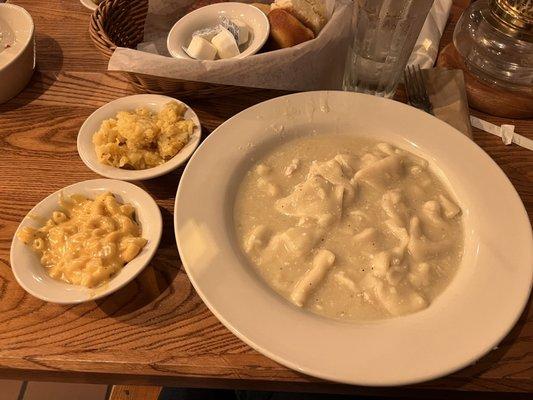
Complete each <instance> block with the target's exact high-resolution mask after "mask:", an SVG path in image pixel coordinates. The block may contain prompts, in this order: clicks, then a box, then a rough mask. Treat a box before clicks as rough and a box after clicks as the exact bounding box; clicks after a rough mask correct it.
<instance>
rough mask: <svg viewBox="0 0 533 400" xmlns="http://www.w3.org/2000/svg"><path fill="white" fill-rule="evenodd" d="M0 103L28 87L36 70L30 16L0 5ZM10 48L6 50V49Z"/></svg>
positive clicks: (25, 12)
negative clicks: (0, 36)
mask: <svg viewBox="0 0 533 400" xmlns="http://www.w3.org/2000/svg"><path fill="white" fill-rule="evenodd" d="M0 33H2V38H0V104H2V103H5V102H6V101H8V100H9V99H11V98H12V97H14V96H16V95H17V94H18V93H19V92H20V91H21V90H22V89H24V87H25V86H26V85H27V84H28V82H29V81H30V79H31V76H32V75H33V71H34V69H35V38H34V25H33V19H32V18H31V15H30V14H29V13H28V12H27V11H26V10H25V9H24V8H22V7H19V6H16V5H13V4H0ZM6 45H9V47H6Z"/></svg>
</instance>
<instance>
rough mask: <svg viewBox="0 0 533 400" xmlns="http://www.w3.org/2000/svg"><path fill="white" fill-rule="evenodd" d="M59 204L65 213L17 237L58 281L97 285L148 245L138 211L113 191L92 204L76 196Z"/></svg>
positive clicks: (99, 197) (53, 216) (56, 212)
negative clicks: (143, 234) (35, 254)
mask: <svg viewBox="0 0 533 400" xmlns="http://www.w3.org/2000/svg"><path fill="white" fill-rule="evenodd" d="M60 204H61V206H62V208H63V210H64V211H54V212H53V213H52V216H51V218H50V219H49V220H48V221H47V222H46V223H45V225H44V226H42V227H41V228H39V229H35V228H31V227H25V228H23V229H22V231H21V232H20V233H19V236H18V237H19V239H20V240H21V241H23V242H24V243H25V244H27V245H30V246H31V248H32V249H33V250H34V251H35V252H36V253H37V254H38V255H39V257H40V259H41V263H42V265H43V266H44V267H45V268H46V270H47V273H48V275H49V276H50V277H52V278H54V279H57V280H61V281H64V282H67V283H71V284H75V285H82V286H87V287H96V286H99V285H101V284H103V283H104V282H106V281H108V280H109V279H110V278H112V277H113V276H114V275H115V274H116V273H118V272H119V271H120V270H121V269H122V268H123V267H124V265H125V264H126V263H128V262H129V261H131V260H133V259H134V258H135V257H136V256H137V255H138V254H139V252H140V251H141V250H142V248H143V247H144V245H145V244H146V239H144V238H142V237H141V229H140V227H139V225H138V224H137V223H136V222H135V220H134V214H135V209H134V207H133V206H132V205H131V204H128V203H126V204H121V203H119V202H117V200H116V199H115V197H114V196H113V195H112V194H111V193H104V194H101V195H99V196H97V197H96V198H95V199H94V200H90V199H87V198H86V197H84V196H81V195H73V196H71V197H68V198H66V199H62V200H61V201H60Z"/></svg>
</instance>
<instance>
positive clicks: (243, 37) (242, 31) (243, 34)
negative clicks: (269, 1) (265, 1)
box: [231, 18, 250, 46]
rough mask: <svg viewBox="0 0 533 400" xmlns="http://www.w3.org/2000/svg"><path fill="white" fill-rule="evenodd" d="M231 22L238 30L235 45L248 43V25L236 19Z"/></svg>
mask: <svg viewBox="0 0 533 400" xmlns="http://www.w3.org/2000/svg"><path fill="white" fill-rule="evenodd" d="M231 22H233V24H234V25H235V26H236V27H237V29H238V33H237V45H239V46H240V45H241V44H244V43H246V42H247V41H248V37H249V36H250V30H249V29H248V25H246V24H245V23H244V22H242V21H241V20H240V19H238V18H235V19H232V20H231Z"/></svg>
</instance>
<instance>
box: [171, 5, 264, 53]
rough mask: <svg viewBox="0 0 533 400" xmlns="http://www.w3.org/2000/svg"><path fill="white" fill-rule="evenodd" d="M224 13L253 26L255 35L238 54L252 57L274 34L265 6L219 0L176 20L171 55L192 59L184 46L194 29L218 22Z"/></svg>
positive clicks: (252, 34) (172, 34)
mask: <svg viewBox="0 0 533 400" xmlns="http://www.w3.org/2000/svg"><path fill="white" fill-rule="evenodd" d="M224 15H226V16H228V17H229V18H239V19H240V20H241V21H242V22H244V23H245V24H246V25H248V27H249V28H250V35H251V38H250V39H249V41H248V45H247V47H246V49H245V50H244V51H243V52H242V53H241V54H239V55H238V56H236V57H234V58H244V57H248V56H250V55H252V54H255V53H257V52H258V51H259V50H260V49H261V47H263V45H264V44H265V42H266V41H267V39H268V35H269V34H270V23H269V22H268V18H267V17H266V15H265V14H264V13H263V12H262V11H261V10H259V9H258V8H257V7H254V6H252V5H250V4H245V3H233V2H231V3H216V4H211V5H209V6H205V7H202V8H199V9H197V10H194V11H192V12H190V13H189V14H187V15H185V16H183V17H182V18H181V19H179V20H178V22H176V23H175V24H174V26H173V27H172V29H171V30H170V33H169V34H168V38H167V48H168V51H169V53H170V55H171V56H172V57H175V58H185V59H189V60H190V59H191V57H189V55H188V54H187V53H186V52H185V50H183V47H187V46H188V45H189V43H190V41H191V39H192V34H193V32H195V31H197V30H200V29H204V28H207V27H213V26H216V25H218V24H219V23H220V22H219V17H221V16H224ZM215 61H220V60H215Z"/></svg>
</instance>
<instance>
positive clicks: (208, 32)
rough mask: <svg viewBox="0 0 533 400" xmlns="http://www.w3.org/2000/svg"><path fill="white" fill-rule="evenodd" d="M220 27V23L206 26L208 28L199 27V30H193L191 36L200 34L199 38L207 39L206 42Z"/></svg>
mask: <svg viewBox="0 0 533 400" xmlns="http://www.w3.org/2000/svg"><path fill="white" fill-rule="evenodd" d="M220 29H221V26H220V25H217V26H211V27H208V28H204V29H200V30H197V31H194V32H193V34H192V36H193V37H194V36H200V37H201V38H203V39H205V40H207V41H208V42H210V41H211V40H212V39H213V38H214V37H215V35H216V34H217V33H219V32H220Z"/></svg>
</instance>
